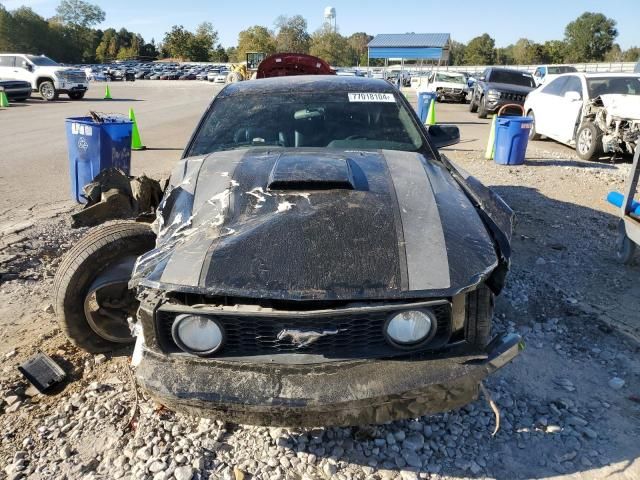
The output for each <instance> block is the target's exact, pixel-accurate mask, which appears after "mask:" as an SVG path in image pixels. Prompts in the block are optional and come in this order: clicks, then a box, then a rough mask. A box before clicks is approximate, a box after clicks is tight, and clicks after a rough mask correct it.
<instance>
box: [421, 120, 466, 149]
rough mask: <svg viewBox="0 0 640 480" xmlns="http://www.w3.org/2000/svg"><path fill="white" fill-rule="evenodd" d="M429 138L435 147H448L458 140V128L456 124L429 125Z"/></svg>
mask: <svg viewBox="0 0 640 480" xmlns="http://www.w3.org/2000/svg"><path fill="white" fill-rule="evenodd" d="M427 131H428V132H429V138H430V139H431V143H432V144H433V146H434V147H436V148H442V147H448V146H450V145H455V144H456V143H459V142H460V129H459V128H458V127H457V126H456V125H430V126H429V127H428V130H427Z"/></svg>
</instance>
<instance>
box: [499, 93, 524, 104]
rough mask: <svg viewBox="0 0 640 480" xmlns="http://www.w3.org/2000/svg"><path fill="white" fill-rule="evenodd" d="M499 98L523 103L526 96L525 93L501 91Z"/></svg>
mask: <svg viewBox="0 0 640 480" xmlns="http://www.w3.org/2000/svg"><path fill="white" fill-rule="evenodd" d="M500 98H502V99H504V100H509V101H511V102H518V103H524V99H525V98H526V95H521V94H519V93H509V92H502V93H501V94H500Z"/></svg>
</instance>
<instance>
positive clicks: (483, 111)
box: [478, 95, 489, 118]
mask: <svg viewBox="0 0 640 480" xmlns="http://www.w3.org/2000/svg"><path fill="white" fill-rule="evenodd" d="M487 115H489V112H488V111H487V97H485V96H484V95H483V96H482V97H480V105H478V118H487Z"/></svg>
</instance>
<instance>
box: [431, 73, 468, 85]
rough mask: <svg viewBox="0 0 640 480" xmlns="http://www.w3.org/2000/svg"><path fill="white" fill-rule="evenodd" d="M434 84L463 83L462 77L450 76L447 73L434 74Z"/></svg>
mask: <svg viewBox="0 0 640 480" xmlns="http://www.w3.org/2000/svg"><path fill="white" fill-rule="evenodd" d="M436 82H448V83H465V81H464V77H463V76H462V75H450V74H448V73H436Z"/></svg>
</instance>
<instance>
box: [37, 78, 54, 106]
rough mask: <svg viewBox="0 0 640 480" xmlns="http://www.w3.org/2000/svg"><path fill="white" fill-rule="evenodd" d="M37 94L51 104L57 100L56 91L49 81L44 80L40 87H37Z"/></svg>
mask: <svg viewBox="0 0 640 480" xmlns="http://www.w3.org/2000/svg"><path fill="white" fill-rule="evenodd" d="M38 92H39V93H40V96H41V97H42V98H43V99H44V100H46V101H47V102H52V101H54V100H57V99H58V91H57V90H56V87H55V86H54V85H53V82H52V81H51V80H45V81H44V82H42V83H40V85H38Z"/></svg>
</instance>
